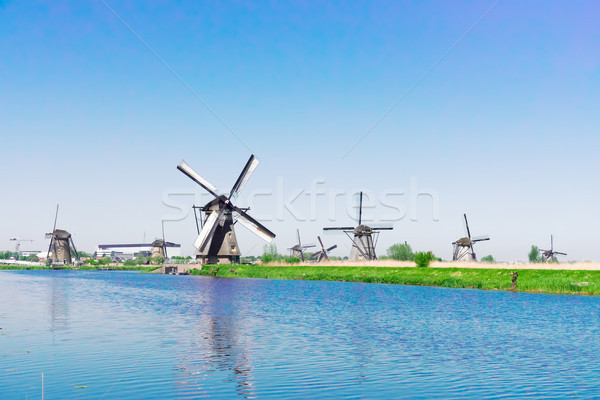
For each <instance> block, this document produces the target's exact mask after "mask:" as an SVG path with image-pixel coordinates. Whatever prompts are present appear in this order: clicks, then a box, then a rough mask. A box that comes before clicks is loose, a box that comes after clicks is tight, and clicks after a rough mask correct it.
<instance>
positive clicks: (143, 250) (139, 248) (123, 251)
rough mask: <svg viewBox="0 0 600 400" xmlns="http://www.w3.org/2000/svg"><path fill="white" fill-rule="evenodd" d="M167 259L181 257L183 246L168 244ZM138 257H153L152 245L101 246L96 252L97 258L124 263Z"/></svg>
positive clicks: (166, 244) (166, 245)
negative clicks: (108, 258)
mask: <svg viewBox="0 0 600 400" xmlns="http://www.w3.org/2000/svg"><path fill="white" fill-rule="evenodd" d="M165 247H166V250H167V257H181V245H180V244H177V243H171V242H166V243H165ZM138 255H141V256H142V257H147V256H150V255H152V243H139V244H138V243H126V244H99V245H98V249H97V250H96V257H97V258H104V257H110V258H112V259H113V261H124V260H131V259H134V258H136V257H137V256H138Z"/></svg>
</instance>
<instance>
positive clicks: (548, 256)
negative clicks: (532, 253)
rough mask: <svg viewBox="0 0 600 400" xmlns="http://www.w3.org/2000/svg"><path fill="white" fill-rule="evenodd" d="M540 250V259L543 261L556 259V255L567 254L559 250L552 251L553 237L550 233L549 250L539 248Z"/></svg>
mask: <svg viewBox="0 0 600 400" xmlns="http://www.w3.org/2000/svg"><path fill="white" fill-rule="evenodd" d="M540 251H541V252H542V260H543V261H544V262H551V261H554V260H555V259H556V256H557V255H561V256H566V255H567V253H561V252H559V251H554V237H553V236H552V235H550V250H542V249H540Z"/></svg>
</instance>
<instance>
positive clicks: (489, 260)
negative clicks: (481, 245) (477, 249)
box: [481, 255, 496, 263]
mask: <svg viewBox="0 0 600 400" xmlns="http://www.w3.org/2000/svg"><path fill="white" fill-rule="evenodd" d="M481 262H488V263H495V262H496V260H494V257H492V256H491V255H489V256H485V257H482V258H481Z"/></svg>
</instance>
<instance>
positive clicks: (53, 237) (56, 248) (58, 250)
mask: <svg viewBox="0 0 600 400" xmlns="http://www.w3.org/2000/svg"><path fill="white" fill-rule="evenodd" d="M58 206H59V205H58V204H57V205H56V215H55V216H54V227H53V228H52V233H47V234H46V238H49V239H50V245H49V246H48V255H47V260H49V261H50V264H51V265H60V264H62V265H72V264H73V258H75V259H76V260H77V261H79V255H78V253H77V249H76V248H75V243H73V238H72V237H71V234H70V233H69V232H67V231H65V230H63V229H56V220H57V219H58Z"/></svg>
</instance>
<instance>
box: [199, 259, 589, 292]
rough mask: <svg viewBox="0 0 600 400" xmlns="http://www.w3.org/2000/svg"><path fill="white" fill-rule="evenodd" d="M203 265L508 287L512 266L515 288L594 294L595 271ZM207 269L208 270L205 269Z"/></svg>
mask: <svg viewBox="0 0 600 400" xmlns="http://www.w3.org/2000/svg"><path fill="white" fill-rule="evenodd" d="M218 267H219V269H218V271H216V268H217V266H210V265H208V266H204V267H202V269H195V270H192V271H191V274H193V275H205V276H210V275H212V276H218V277H227V278H265V279H302V280H319V281H341V282H366V283H390V284H399V285H417V286H441V287H451V288H474V289H485V290H506V291H510V290H511V281H512V276H511V272H512V271H517V272H518V274H519V276H518V279H517V285H516V291H519V292H532V293H556V294H586V295H599V294H600V271H589V270H558V269H554V270H549V269H512V270H511V269H507V268H505V269H498V268H448V267H443V268H436V267H430V268H417V267H403V268H402V267H400V268H393V267H392V268H390V267H373V266H366V267H365V266H360V267H353V266H307V265H301V266H260V265H236V266H227V265H221V266H218ZM211 268H212V272H211Z"/></svg>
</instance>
